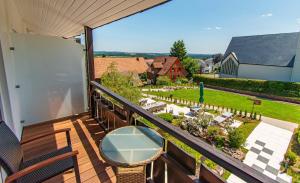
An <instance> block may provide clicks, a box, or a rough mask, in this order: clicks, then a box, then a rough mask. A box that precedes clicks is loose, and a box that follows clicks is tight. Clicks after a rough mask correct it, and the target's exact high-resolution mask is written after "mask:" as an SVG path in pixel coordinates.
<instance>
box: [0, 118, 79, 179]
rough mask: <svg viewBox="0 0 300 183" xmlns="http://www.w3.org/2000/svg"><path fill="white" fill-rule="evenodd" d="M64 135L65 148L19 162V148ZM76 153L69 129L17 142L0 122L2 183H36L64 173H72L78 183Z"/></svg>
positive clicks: (20, 158) (21, 155) (21, 154)
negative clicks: (59, 134) (4, 172)
mask: <svg viewBox="0 0 300 183" xmlns="http://www.w3.org/2000/svg"><path fill="white" fill-rule="evenodd" d="M63 132H65V133H66V136H67V143H68V145H67V146H66V147H64V148H61V149H59V150H56V151H54V152H51V153H49V154H45V155H42V156H39V157H37V158H34V159H31V160H29V161H24V160H23V152H22V148H21V145H24V144H27V143H31V142H33V141H35V140H37V139H41V138H43V137H46V136H49V135H53V134H56V133H63ZM77 154H78V151H72V147H71V140H70V129H62V130H56V131H54V132H50V133H46V134H43V135H39V136H36V137H33V138H31V139H28V140H25V141H22V142H19V140H18V139H17V137H16V136H15V134H14V133H13V132H12V131H11V130H10V128H9V127H8V126H7V125H6V124H5V122H3V121H0V165H1V166H2V167H3V169H4V170H5V171H6V173H7V175H8V177H7V178H6V179H5V183H11V182H21V183H38V182H42V181H45V180H47V179H49V178H52V177H54V176H56V175H59V174H61V173H63V172H65V171H67V170H70V169H73V168H74V171H75V176H76V181H77V183H79V182H80V175H79V169H78V163H77Z"/></svg>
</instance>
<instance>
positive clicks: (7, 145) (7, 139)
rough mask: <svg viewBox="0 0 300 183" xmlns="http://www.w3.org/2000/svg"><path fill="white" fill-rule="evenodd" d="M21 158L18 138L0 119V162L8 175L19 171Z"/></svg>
mask: <svg viewBox="0 0 300 183" xmlns="http://www.w3.org/2000/svg"><path fill="white" fill-rule="evenodd" d="M22 159H23V153H22V148H21V145H20V142H19V140H18V139H17V137H16V136H15V134H14V133H13V132H12V131H11V130H10V128H9V127H8V126H7V125H6V124H5V122H3V121H0V164H1V166H2V167H4V169H5V171H6V172H7V173H8V175H10V174H12V173H15V172H17V171H19V167H20V164H21V162H22Z"/></svg>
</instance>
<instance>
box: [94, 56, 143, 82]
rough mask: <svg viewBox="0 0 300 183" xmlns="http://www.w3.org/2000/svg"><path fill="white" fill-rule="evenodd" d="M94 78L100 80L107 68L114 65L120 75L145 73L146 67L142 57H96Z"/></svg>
mask: <svg viewBox="0 0 300 183" xmlns="http://www.w3.org/2000/svg"><path fill="white" fill-rule="evenodd" d="M94 62H95V77H96V78H100V77H101V76H102V75H103V74H104V73H105V72H106V71H107V68H108V67H109V66H110V65H111V64H112V63H115V64H116V67H117V69H118V71H119V72H121V73H130V72H131V73H135V74H141V73H144V72H146V71H147V69H148V65H147V64H146V62H145V59H144V58H143V57H126V58H118V57H117V58H116V57H104V58H101V57H96V58H95V60H94Z"/></svg>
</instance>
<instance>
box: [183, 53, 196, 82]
mask: <svg viewBox="0 0 300 183" xmlns="http://www.w3.org/2000/svg"><path fill="white" fill-rule="evenodd" d="M182 65H183V67H184V68H185V70H186V71H187V72H188V75H187V76H188V77H189V78H190V77H192V76H193V75H194V74H196V73H197V72H198V71H199V69H200V64H199V62H198V61H197V60H195V59H193V58H191V57H187V58H185V59H183V61H182Z"/></svg>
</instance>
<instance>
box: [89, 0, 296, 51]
mask: <svg viewBox="0 0 300 183" xmlns="http://www.w3.org/2000/svg"><path fill="white" fill-rule="evenodd" d="M299 8H300V0H172V1H171V2H169V3H167V4H164V5H162V6H159V7H156V8H153V9H151V10H148V11H145V12H143V13H140V14H137V15H134V16H131V17H129V18H125V19H122V20H120V21H117V22H114V23H111V24H109V25H106V26H103V27H100V28H98V29H95V30H94V49H95V50H97V51H98V50H104V51H125V52H169V50H170V46H171V45H172V43H173V42H174V41H176V40H178V39H183V40H184V41H185V44H186V47H187V50H188V52H189V53H224V52H225V50H226V47H227V45H228V44H229V42H230V40H231V37H233V36H245V35H256V34H271V33H281V32H296V31H299V30H300V10H299Z"/></svg>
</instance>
